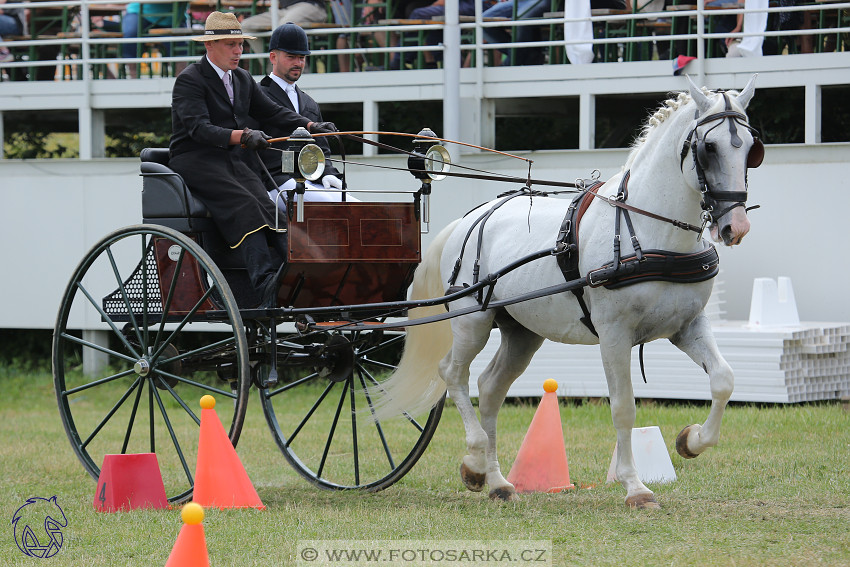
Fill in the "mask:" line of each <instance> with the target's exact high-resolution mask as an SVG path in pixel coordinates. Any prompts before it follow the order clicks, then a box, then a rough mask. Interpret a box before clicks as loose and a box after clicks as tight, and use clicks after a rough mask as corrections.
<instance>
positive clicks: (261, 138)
mask: <svg viewBox="0 0 850 567" xmlns="http://www.w3.org/2000/svg"><path fill="white" fill-rule="evenodd" d="M271 139H272V137H271V136H269V135H267V134H266V133H265V132H263V131H262V130H251V129H249V128H245V129H244V130H242V138H240V139H239V143H240V144H242V147H243V148H248V149H249V150H264V149H266V148H268V147H269V146H270V145H271V144H269V143H268V142H267V140H271Z"/></svg>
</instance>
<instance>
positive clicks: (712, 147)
mask: <svg viewBox="0 0 850 567" xmlns="http://www.w3.org/2000/svg"><path fill="white" fill-rule="evenodd" d="M705 151H707V152H708V153H711V154H713V153H715V152H716V151H717V144H715V143H714V142H706V143H705Z"/></svg>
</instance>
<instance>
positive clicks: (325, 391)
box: [286, 382, 334, 445]
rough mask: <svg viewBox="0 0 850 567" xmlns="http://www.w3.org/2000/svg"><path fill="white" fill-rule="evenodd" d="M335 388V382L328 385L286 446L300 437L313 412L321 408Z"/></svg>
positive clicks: (287, 439) (288, 439)
mask: <svg viewBox="0 0 850 567" xmlns="http://www.w3.org/2000/svg"><path fill="white" fill-rule="evenodd" d="M333 387H334V383H333V382H331V383H330V384H328V385H327V386H326V387H325V390H324V392H322V395H321V396H319V399H318V400H316V403H315V404H313V407H311V408H310V411H308V412H307V415H305V416H304V419H302V420H301V423H299V424H298V426H297V427H296V428H295V431H293V432H292V435H290V436H289V437H287V438H286V444H287V445H291V444H292V441H293V440H294V439H295V436H296V435H298V433H299V432H300V431H301V429H302V428H303V427H304V425H305V424H306V423H307V421H309V420H310V416H312V415H313V412H315V411H316V410H317V409H318V408H319V406H320V405H321V403H322V402H323V401H324V399H325V397H327V395H328V394H329V393H330V391H331V389H333Z"/></svg>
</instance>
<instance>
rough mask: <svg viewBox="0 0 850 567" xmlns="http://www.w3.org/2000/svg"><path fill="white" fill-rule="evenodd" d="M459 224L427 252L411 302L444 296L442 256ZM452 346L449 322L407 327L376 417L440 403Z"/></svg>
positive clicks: (412, 314) (426, 310)
mask: <svg viewBox="0 0 850 567" xmlns="http://www.w3.org/2000/svg"><path fill="white" fill-rule="evenodd" d="M458 222H460V221H455V222H453V223H451V224H450V225H449V226H447V227H446V228H444V229H443V230H442V231H441V232H440V233H439V234H438V235H437V236H436V237H435V238H434V240H433V242H432V243H431V245H430V246H429V247H428V250H426V252H425V257H424V258H423V259H422V263H421V264H420V265H419V267H418V268H416V273H415V274H414V276H413V286H412V288H411V299H430V298H434V297H440V296H442V295H444V293H445V288H444V283H443V279H442V277H441V275H440V257H441V256H442V254H443V248H444V247H445V245H446V241H447V240H448V239H449V236H450V235H451V233H452V231H453V230H454V227H455V225H457V223H458ZM443 312H445V307H444V306H442V305H437V306H434V307H417V308H416V309H411V310H410V311H409V315H408V317H409V318H410V319H416V318H419V317H427V316H429V315H436V314H438V313H443ZM451 347H452V333H451V328H450V323H449V321H448V320H446V321H438V322H434V323H427V324H425V325H415V326H413V327H408V329H407V337H406V339H405V345H404V352H403V353H402V356H401V361H400V362H399V365H398V368H397V369H396V371H395V372H393V374H392V375H391V376H390V377H389V378H387V380H386V381H385V382H383V383H382V384H381V387H380V388H381V389H380V391H379V392H377V401H376V410H375V418H376V419H382V418H387V417H394V416H398V415H401V414H402V412H407V413H408V414H410V415H414V416H415V415H418V414H420V413H422V412H424V411H427V410H429V409H431V408H432V407H433V406H434V405H435V404H436V403H437V402H439V401H440V399H441V398H442V397H443V394H445V393H446V383H445V382H444V381H443V379H442V378H441V377H440V374H439V372H438V367H439V364H440V361H441V360H442V359H443V357H444V356H445V355H446V354H447V353H448V352H449V350H450V349H451Z"/></svg>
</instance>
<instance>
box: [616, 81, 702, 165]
mask: <svg viewBox="0 0 850 567" xmlns="http://www.w3.org/2000/svg"><path fill="white" fill-rule="evenodd" d="M702 92H704V93H705V94H710V93H711V91H710V90H709V89H707V88H705V87H703V88H702ZM692 100H693V99H692V98H691V93H689V92H688V91H682V92H680V93H678V94H677V95H676V96H673V97H671V98H668V99H667V100H665V101H664V102H662V103H661V105H660V106H659V107H658V109H656V111H655V112H653V113H652V114H651V115H650V116H649V118H647V120H646V122H645V123H644V125H643V127H642V128H641V131H640V134H638V136H637V138H635V141H634V142H632V145H631V152H629V158H628V159H627V160H626V165H625V166H624V167H625V168H626V169H628V168H629V167H630V166H631V164H632V161H634V158H635V156H636V155H637V153H638V151H639V150H640V148H641V147H642V146H643V144H644V143H645V142H646V139H647V138H648V137H649V135H650V134H651V133H652V132H653V131H654V130H655V129H656V128H658V127H659V126H660V125H661V124H662V123H664V121H666V120H667V119H668V118H670V116H672V115H673V113H674V112H676V111H677V110H679V109H680V108H682V107H684V106H687V105H688V104H689V103H690V102H691V101H692Z"/></svg>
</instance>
